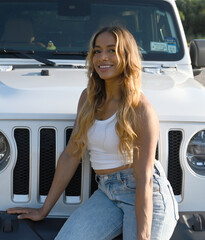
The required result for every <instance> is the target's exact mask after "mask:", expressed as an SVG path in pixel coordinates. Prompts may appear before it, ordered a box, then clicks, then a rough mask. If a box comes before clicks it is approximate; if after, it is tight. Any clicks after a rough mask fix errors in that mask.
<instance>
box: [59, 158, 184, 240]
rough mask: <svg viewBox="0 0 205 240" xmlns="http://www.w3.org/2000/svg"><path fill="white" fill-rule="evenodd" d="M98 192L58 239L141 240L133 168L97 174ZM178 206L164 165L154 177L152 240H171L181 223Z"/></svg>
mask: <svg viewBox="0 0 205 240" xmlns="http://www.w3.org/2000/svg"><path fill="white" fill-rule="evenodd" d="M96 180H97V182H98V190H97V191H95V192H94V194H93V195H92V196H91V197H90V198H89V199H88V200H87V201H86V202H85V203H84V204H82V205H81V206H80V207H79V208H78V209H77V210H76V211H74V213H73V214H72V215H71V216H70V217H69V218H68V220H67V221H66V223H65V224H64V226H63V227H62V229H61V230H60V232H59V234H58V235H57V237H56V238H55V240H111V239H113V238H115V237H116V236H118V235H119V234H120V233H121V232H123V240H136V239H137V223H136V215H135V194H136V183H135V178H134V175H133V169H127V170H123V171H121V172H117V173H113V174H109V175H96ZM178 217H179V216H178V206H177V202H176V200H175V197H174V194H173V191H172V188H171V186H170V183H169V182H168V180H167V178H166V177H165V174H164V171H163V169H162V166H161V165H160V163H159V162H156V163H155V167H154V174H153V219H152V230H151V240H168V239H170V238H171V235H172V233H173V231H174V228H175V226H176V223H177V220H178Z"/></svg>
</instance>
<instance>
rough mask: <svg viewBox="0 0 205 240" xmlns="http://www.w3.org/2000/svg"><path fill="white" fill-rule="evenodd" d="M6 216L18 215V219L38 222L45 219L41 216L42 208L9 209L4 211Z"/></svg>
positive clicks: (43, 215)
mask: <svg viewBox="0 0 205 240" xmlns="http://www.w3.org/2000/svg"><path fill="white" fill-rule="evenodd" d="M6 212H7V213H8V214H19V215H18V219H30V220H33V221H40V220H42V219H44V218H45V217H46V215H45V214H43V210H42V208H21V207H17V208H9V209H7V210H6Z"/></svg>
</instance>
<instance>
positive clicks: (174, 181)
mask: <svg viewBox="0 0 205 240" xmlns="http://www.w3.org/2000/svg"><path fill="white" fill-rule="evenodd" d="M181 141H182V132H181V131H170V132H169V158H168V179H169V181H170V183H171V185H172V188H173V191H174V194H175V195H180V194H181V191H182V169H181V166H180V156H179V152H180V145H181Z"/></svg>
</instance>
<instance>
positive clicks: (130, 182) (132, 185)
mask: <svg viewBox="0 0 205 240" xmlns="http://www.w3.org/2000/svg"><path fill="white" fill-rule="evenodd" d="M121 181H122V182H123V186H124V188H126V189H127V190H130V191H136V181H135V177H134V175H128V176H123V177H122V178H121Z"/></svg>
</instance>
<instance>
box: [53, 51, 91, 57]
mask: <svg viewBox="0 0 205 240" xmlns="http://www.w3.org/2000/svg"><path fill="white" fill-rule="evenodd" d="M53 55H69V56H85V57H86V56H87V55H88V52H87V51H79V52H70V51H60V52H59V51H56V52H53Z"/></svg>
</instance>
